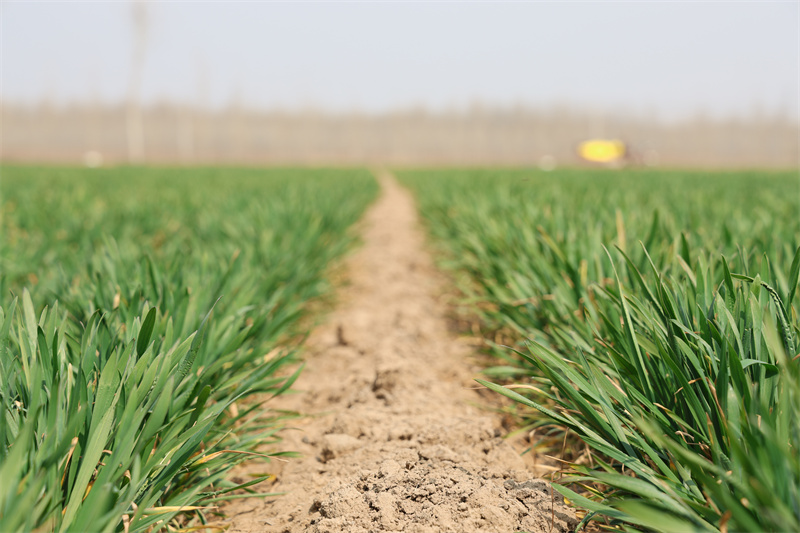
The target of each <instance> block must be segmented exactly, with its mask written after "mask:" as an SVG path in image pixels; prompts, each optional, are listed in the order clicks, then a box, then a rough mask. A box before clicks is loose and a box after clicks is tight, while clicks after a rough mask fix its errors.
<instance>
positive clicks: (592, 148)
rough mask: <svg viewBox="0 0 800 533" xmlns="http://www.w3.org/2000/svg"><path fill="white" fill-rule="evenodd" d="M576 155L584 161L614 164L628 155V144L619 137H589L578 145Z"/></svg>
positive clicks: (620, 161)
mask: <svg viewBox="0 0 800 533" xmlns="http://www.w3.org/2000/svg"><path fill="white" fill-rule="evenodd" d="M577 150H578V155H579V156H580V158H581V159H583V160H584V161H590V162H592V163H602V164H606V165H614V164H620V163H623V162H624V161H625V160H626V158H627V157H628V146H627V145H626V144H625V143H624V142H623V141H620V140H619V139H590V140H588V141H584V142H582V143H580V144H579V145H578V148H577Z"/></svg>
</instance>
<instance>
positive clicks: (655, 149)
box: [0, 1, 800, 168]
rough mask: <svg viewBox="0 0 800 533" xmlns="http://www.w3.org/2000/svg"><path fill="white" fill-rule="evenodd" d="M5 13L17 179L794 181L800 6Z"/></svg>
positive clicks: (10, 4) (9, 134) (331, 6)
mask: <svg viewBox="0 0 800 533" xmlns="http://www.w3.org/2000/svg"><path fill="white" fill-rule="evenodd" d="M0 10H1V11H0V32H2V33H1V34H0V45H2V52H1V55H2V65H1V68H2V78H0V80H1V81H0V111H1V113H2V114H1V116H0V121H1V122H0V128H2V140H1V141H0V149H1V150H2V151H1V152H0V157H2V160H3V161H4V162H31V161H36V162H53V163H56V162H58V163H74V164H83V165H87V166H100V165H109V164H121V163H134V164H140V163H167V164H186V165H198V164H244V165H260V164H312V165H350V164H370V163H383V164H391V165H409V166H412V165H539V166H541V167H542V168H553V167H555V166H561V165H564V166H574V165H578V164H586V163H585V162H582V161H581V159H580V158H579V156H578V154H577V146H578V145H579V143H581V142H582V141H585V140H587V139H592V138H600V139H618V140H621V141H622V142H624V143H625V145H626V147H627V156H626V161H627V163H629V164H634V165H647V166H656V165H661V166H682V167H762V168H763V167H773V168H794V167H797V166H798V139H799V136H798V113H799V112H800V111H799V110H800V105H798V98H799V96H798V95H799V94H800V81H799V80H800V69H799V67H798V65H800V3H798V2H747V3H742V2H691V3H689V2H658V3H656V2H641V3H631V2H580V3H573V2H561V3H544V2H537V3H420V2H413V3H411V2H408V3H406V2H396V3H383V2H380V3H379V2H375V3H367V2H358V3H338V2H315V3H288V2H287V3H271V2H270V3H268V2H261V3H251V2H247V3H245V2H241V3H233V2H166V1H164V2H159V1H153V2H131V1H119V2H114V1H105V2H15V1H4V2H2V3H0Z"/></svg>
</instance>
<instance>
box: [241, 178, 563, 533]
mask: <svg viewBox="0 0 800 533" xmlns="http://www.w3.org/2000/svg"><path fill="white" fill-rule="evenodd" d="M379 178H380V181H381V185H382V189H383V192H382V195H381V197H380V198H379V200H378V201H377V202H376V203H375V204H374V205H373V206H372V207H371V208H370V210H369V211H368V212H367V214H366V216H365V219H364V220H363V221H362V225H363V226H362V227H363V229H364V232H363V240H364V244H363V246H362V247H361V248H360V249H359V250H357V251H356V252H355V253H354V254H353V255H352V256H350V258H349V259H348V262H347V263H346V265H345V266H346V268H347V271H348V278H349V280H350V282H349V284H348V285H346V286H344V287H342V288H341V289H340V292H339V297H338V301H339V305H338V306H337V308H336V309H334V310H333V311H332V312H331V313H330V315H329V316H328V317H327V321H326V323H325V324H324V325H322V326H320V327H318V328H317V329H316V330H315V331H314V332H313V333H312V335H311V337H310V338H309V340H308V342H307V355H306V361H307V365H306V368H305V370H304V371H303V373H302V375H301V377H300V379H299V380H298V382H297V384H296V385H295V387H294V388H295V390H297V391H300V393H297V394H293V395H287V396H284V397H280V398H277V399H276V400H275V401H273V402H271V404H270V406H271V407H272V408H276V409H287V410H295V411H300V412H303V413H308V414H310V415H311V416H308V417H306V418H304V419H302V420H300V421H298V422H296V423H294V424H292V425H293V426H294V427H296V428H297V429H298V430H287V431H285V432H284V434H283V435H284V441H283V443H282V449H284V450H294V451H298V452H300V453H301V454H302V457H300V458H297V459H292V460H290V461H289V462H287V463H281V464H280V465H279V466H278V471H277V472H276V474H277V482H276V483H275V485H274V486H273V487H272V489H271V490H274V491H276V492H285V493H286V494H285V495H284V496H281V497H277V498H270V499H267V500H266V501H265V500H239V501H238V503H236V504H235V505H232V506H230V507H228V508H226V512H227V513H229V516H231V528H230V530H229V531H231V532H251V531H270V532H300V531H311V532H354V533H357V532H368V531H369V532H373V531H374V532H378V531H411V532H440V531H452V532H456V531H460V532H470V531H509V532H510V531H530V532H548V533H549V532H563V531H568V530H570V529H572V528H573V527H574V526H575V524H576V520H575V518H574V515H573V512H572V511H571V510H570V509H569V508H568V507H566V506H565V505H564V503H563V500H562V499H561V498H560V497H559V496H558V494H557V493H554V492H553V491H551V489H550V487H549V485H547V484H546V483H545V482H543V481H539V480H536V479H535V478H534V477H533V475H532V474H531V473H530V472H529V471H526V469H525V465H524V463H523V461H522V459H521V458H520V457H519V454H518V453H517V452H516V451H515V450H513V449H512V448H511V446H510V445H509V444H507V443H506V442H505V441H503V440H502V439H501V435H502V432H501V430H500V429H499V427H500V425H499V420H498V419H496V418H495V417H494V416H492V415H491V414H490V413H487V412H486V411H482V410H481V409H480V408H479V407H477V405H478V404H480V403H481V401H482V400H481V399H480V397H479V396H478V394H477V393H476V392H475V391H474V390H471V387H473V386H474V381H472V378H473V377H474V376H475V375H477V370H476V369H474V368H473V369H470V368H469V365H470V363H469V362H468V360H469V354H470V348H469V347H468V346H467V345H466V344H465V343H463V342H460V341H459V340H458V339H457V338H456V337H455V336H454V335H453V334H452V333H451V332H450V331H449V330H448V327H447V323H446V318H445V316H446V315H445V312H446V309H445V307H444V305H443V304H442V303H441V302H439V301H438V298H437V296H438V295H440V294H441V276H440V275H438V274H437V272H436V270H435V268H434V265H433V262H432V260H431V258H430V256H429V255H428V253H427V252H426V251H425V247H424V244H425V239H424V236H423V232H422V229H421V228H420V227H419V225H418V220H417V214H416V210H415V206H414V202H413V200H412V197H411V195H410V193H409V192H407V191H406V190H405V189H403V188H401V187H400V186H399V185H398V184H397V183H396V182H395V181H394V179H393V178H392V177H391V176H390V175H388V173H382V174H381V175H380V176H379ZM273 464H275V463H273ZM258 468H259V470H263V466H260V467H258Z"/></svg>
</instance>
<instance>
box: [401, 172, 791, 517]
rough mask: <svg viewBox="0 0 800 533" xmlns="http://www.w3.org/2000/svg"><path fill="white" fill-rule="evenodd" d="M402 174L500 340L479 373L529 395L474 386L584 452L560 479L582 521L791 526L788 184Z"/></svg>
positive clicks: (739, 177) (683, 176)
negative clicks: (561, 432)
mask: <svg viewBox="0 0 800 533" xmlns="http://www.w3.org/2000/svg"><path fill="white" fill-rule="evenodd" d="M401 177H402V178H403V180H404V181H405V183H407V184H408V185H409V186H410V187H411V188H412V189H413V190H414V191H415V192H416V195H417V198H418V200H419V203H420V206H421V211H422V214H423V216H424V217H425V219H426V220H427V223H428V227H429V229H430V231H431V233H432V235H433V237H434V242H436V243H437V244H438V245H439V246H440V247H441V248H442V250H443V257H444V258H445V259H444V262H445V264H446V265H448V266H449V267H450V268H452V269H453V271H454V272H456V273H458V274H459V276H460V277H459V278H458V279H460V280H461V289H462V291H463V292H464V294H465V295H466V297H467V301H468V302H470V304H471V305H472V306H473V309H474V311H475V313H477V314H478V315H479V317H480V320H481V322H482V324H483V326H484V327H485V328H486V329H487V330H488V331H492V330H503V331H505V332H506V334H507V336H508V337H511V338H513V339H516V340H517V341H518V342H517V344H516V346H515V347H513V349H510V348H506V349H503V348H500V347H498V348H496V350H495V352H496V353H498V354H499V355H500V356H501V357H503V358H504V364H503V365H501V366H498V367H497V368H495V369H491V370H490V372H489V375H490V376H494V377H495V378H496V379H495V381H496V380H497V378H505V379H508V378H511V379H516V380H523V379H524V382H525V384H527V385H532V386H533V388H534V389H537V390H538V392H530V391H529V389H524V388H509V387H506V386H503V385H500V384H497V383H494V382H491V381H484V380H480V382H481V383H482V384H484V385H485V386H487V387H489V388H491V389H493V390H495V391H497V392H499V393H501V394H504V395H505V396H508V397H510V398H512V399H514V400H516V401H517V402H519V403H520V404H522V405H524V406H527V407H530V408H531V409H532V411H531V413H538V415H536V416H535V420H534V421H533V422H532V423H533V424H535V425H536V424H538V425H541V424H543V423H546V424H551V425H557V426H559V427H562V428H568V430H569V431H570V432H572V433H574V434H576V435H578V436H579V437H580V438H581V439H582V440H583V441H584V442H585V443H586V444H587V445H588V446H589V447H590V448H591V449H592V450H593V451H594V452H595V456H594V465H595V466H594V467H589V466H587V465H586V464H580V465H578V464H575V465H573V470H572V475H571V476H569V477H567V478H566V480H565V481H567V482H568V483H571V484H572V485H570V486H569V487H568V486H564V485H562V486H560V487H559V490H560V491H561V492H562V493H563V494H565V495H566V496H567V497H568V498H570V499H571V501H572V502H574V503H575V504H576V505H578V506H581V507H583V508H584V509H586V510H587V513H588V514H587V518H586V520H589V519H591V518H598V519H599V518H601V517H605V519H606V520H607V521H608V523H610V524H617V525H619V527H621V528H623V529H645V530H656V531H724V530H728V531H796V530H800V453H798V450H799V449H800V409H798V406H800V357H798V352H799V351H800V348H798V346H800V341H798V339H800V320H798V308H800V307H798V304H797V300H798V296H797V285H798V276H800V216H798V215H800V183H799V182H798V180H797V176H796V174H795V173H788V172H787V173H758V172H738V173H733V172H726V173H701V172H669V171H633V170H631V171H624V172H612V171H583V170H580V171H579V170H566V171H559V172H552V173H542V172H536V171H522V170H519V171H430V172H427V171H425V172H423V171H415V172H404V173H401ZM580 486H583V487H584V489H580V490H579V489H577V488H576V487H580Z"/></svg>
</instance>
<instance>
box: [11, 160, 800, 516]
mask: <svg viewBox="0 0 800 533" xmlns="http://www.w3.org/2000/svg"><path fill="white" fill-rule="evenodd" d="M396 175H397V178H398V180H399V181H400V182H401V184H403V185H404V186H406V187H408V188H409V189H410V190H411V191H412V192H413V193H414V195H415V197H416V200H417V203H418V208H419V211H420V213H421V217H422V219H423V221H424V225H425V228H426V229H427V230H428V232H429V239H430V243H431V245H432V248H433V249H434V251H435V253H436V254H437V259H438V261H439V263H440V265H441V266H442V267H443V268H444V269H445V270H446V271H447V272H448V273H449V274H450V277H451V279H452V280H453V281H454V283H455V290H456V291H457V293H458V295H459V298H460V304H459V305H460V306H461V307H462V308H463V309H465V310H466V311H467V312H468V313H470V314H471V316H472V317H474V320H475V321H476V322H477V323H478V325H479V329H480V332H481V334H482V335H483V336H484V337H486V338H487V339H491V340H489V341H488V344H487V345H488V348H487V350H488V351H489V352H490V353H491V354H492V355H493V356H494V357H495V358H496V359H495V364H494V365H493V366H491V367H489V368H487V369H486V370H485V372H484V376H483V377H482V378H481V379H479V381H480V383H482V384H483V385H485V386H486V387H489V388H490V389H492V390H494V391H496V392H497V393H499V394H502V395H505V396H507V397H509V398H511V399H512V400H514V401H515V402H516V403H515V405H516V407H515V408H514V414H515V416H516V417H517V420H518V421H519V424H520V428H523V429H526V430H527V429H531V428H533V429H536V431H537V432H538V434H540V435H542V436H543V443H545V444H544V445H547V443H548V442H557V443H558V445H557V446H556V447H561V443H567V445H568V447H569V450H561V451H562V452H563V458H564V460H566V461H567V462H568V463H569V464H567V465H566V466H565V467H564V469H563V471H562V472H561V473H560V474H559V477H558V478H557V479H554V481H555V485H554V486H555V487H556V488H557V490H559V491H560V492H561V493H563V494H564V495H565V496H566V497H567V499H568V500H569V501H570V502H571V503H572V504H573V505H575V506H576V507H578V508H580V509H583V510H584V511H585V515H584V516H585V518H584V519H583V522H582V524H581V525H580V526H579V529H580V528H583V527H585V526H586V525H587V524H588V523H589V522H594V524H595V526H597V527H602V528H608V529H611V530H624V531H637V530H641V531H648V530H657V531H703V532H705V531H708V532H717V531H754V532H755V531H766V530H769V531H800V318H798V309H800V303H798V299H800V296H798V295H797V292H798V290H797V288H798V287H797V286H798V278H800V181H798V178H797V175H796V173H795V172H759V171H749V172H699V171H697V172H693V171H668V170H638V169H624V170H587V169H565V170H558V171H553V172H542V171H538V170H530V169H515V170H509V169H503V170H501V169H483V170H454V169H449V170H403V171H398V172H397V173H396ZM0 193H1V194H2V197H1V198H0V205H1V206H2V226H1V227H0V231H2V238H0V289H1V290H2V291H1V292H0V402H2V413H0V479H1V480H2V482H1V483H0V531H30V530H38V531H86V530H90V529H91V530H93V531H126V532H127V531H130V532H141V531H154V530H168V529H172V530H177V529H180V525H181V524H182V523H185V522H182V521H181V517H185V516H186V514H187V513H191V514H192V515H193V519H195V520H196V523H199V524H204V523H205V522H206V518H207V517H206V509H208V508H209V507H211V506H213V505H215V504H218V503H219V502H222V501H225V500H226V499H231V498H239V497H247V496H263V493H258V492H256V491H255V490H254V489H253V488H252V487H253V486H254V485H256V484H257V483H258V482H259V481H262V480H264V479H266V478H267V477H268V476H269V471H270V461H273V460H275V459H276V458H277V457H279V456H280V455H281V454H284V453H285V450H282V449H281V443H280V438H279V435H278V434H277V432H278V431H279V429H280V428H281V427H282V425H283V424H285V423H286V417H288V416H291V415H290V414H287V413H279V412H274V411H270V410H269V409H264V408H263V406H264V405H267V406H268V401H269V398H271V397H274V396H275V395H279V394H282V393H285V392H287V390H289V389H290V388H291V385H292V383H293V381H294V380H295V379H296V377H297V375H298V373H299V372H302V368H299V370H295V369H296V368H297V365H294V364H293V363H294V362H296V361H297V358H296V355H297V353H298V351H299V350H301V349H302V340H303V337H304V335H305V334H306V333H307V330H308V327H309V320H308V319H313V318H314V312H313V310H314V309H315V308H317V307H319V303H318V302H320V301H323V300H324V299H325V297H326V296H328V295H330V293H331V290H332V288H333V287H332V285H331V283H330V281H329V280H328V276H329V275H330V267H331V265H332V264H333V265H335V264H336V262H337V260H340V259H341V258H342V257H343V256H344V254H346V253H347V252H348V251H349V250H352V249H353V247H354V246H357V242H358V234H357V232H356V228H355V227H354V226H353V225H354V223H355V222H356V221H358V220H359V218H360V217H361V215H362V214H363V212H364V210H365V209H366V207H367V206H368V205H370V203H371V202H372V201H373V200H375V199H376V198H377V195H378V194H379V186H378V183H377V182H376V181H375V179H374V178H373V177H372V175H371V174H370V173H369V172H367V171H366V170H359V169H293V168H287V169H278V168H275V169H243V168H242V169H232V168H196V169H159V168H133V167H123V168H110V169H93V170H87V169H78V168H59V167H24V166H4V167H3V169H2V181H0ZM420 371H421V372H422V371H424V369H420ZM265 445H266V448H265ZM265 449H269V450H270V451H268V452H265V451H264V450H265ZM586 450H588V451H586ZM552 453H556V454H557V453H558V451H556V452H552ZM246 459H252V460H259V461H263V462H264V475H263V476H260V477H257V478H253V479H251V480H248V481H247V482H245V483H244V484H241V483H240V484H236V483H233V482H232V481H230V480H229V477H230V476H229V473H230V470H231V469H232V468H233V467H234V466H236V465H237V464H239V463H241V462H242V461H244V460H246Z"/></svg>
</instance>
